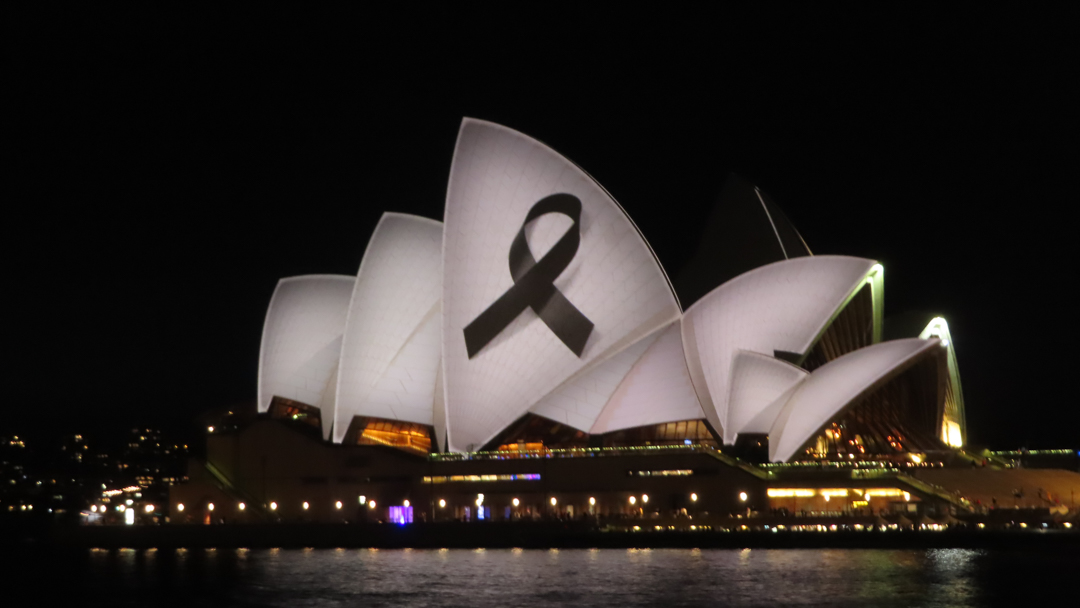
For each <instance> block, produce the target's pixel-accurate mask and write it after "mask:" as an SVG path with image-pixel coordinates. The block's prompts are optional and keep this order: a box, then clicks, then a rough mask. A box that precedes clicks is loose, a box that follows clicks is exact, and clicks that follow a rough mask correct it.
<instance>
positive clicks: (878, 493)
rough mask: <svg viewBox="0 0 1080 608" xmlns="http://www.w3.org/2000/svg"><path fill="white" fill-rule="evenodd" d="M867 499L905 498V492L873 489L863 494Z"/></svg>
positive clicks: (894, 489)
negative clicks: (879, 497)
mask: <svg viewBox="0 0 1080 608" xmlns="http://www.w3.org/2000/svg"><path fill="white" fill-rule="evenodd" d="M863 495H864V496H866V497H867V498H869V497H871V496H903V495H904V492H903V490H900V489H899V488H873V489H870V490H866V491H865V492H864V493H863Z"/></svg>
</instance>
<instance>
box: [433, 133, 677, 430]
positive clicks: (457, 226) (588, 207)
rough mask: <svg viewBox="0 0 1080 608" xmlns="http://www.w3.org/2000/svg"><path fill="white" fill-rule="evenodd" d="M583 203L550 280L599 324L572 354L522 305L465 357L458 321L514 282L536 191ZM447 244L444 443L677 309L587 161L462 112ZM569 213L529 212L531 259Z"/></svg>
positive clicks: (488, 423) (545, 389)
mask: <svg viewBox="0 0 1080 608" xmlns="http://www.w3.org/2000/svg"><path fill="white" fill-rule="evenodd" d="M555 193H568V194H572V195H574V196H576V197H578V198H579V199H580V200H581V202H582V208H583V211H582V217H581V245H580V248H579V249H578V251H577V254H576V255H575V256H574V258H573V260H572V261H571V262H570V264H569V266H568V267H567V268H566V269H565V270H564V271H563V272H562V273H561V274H560V275H559V277H558V278H557V279H556V280H555V286H556V287H557V288H558V289H559V290H560V291H561V292H562V293H563V294H564V295H565V296H566V298H567V299H568V300H569V301H570V303H572V304H573V305H574V306H575V307H576V308H577V309H578V310H580V311H581V312H582V313H583V314H584V315H585V316H586V317H588V319H589V320H590V321H592V322H593V323H594V324H595V327H594V328H593V331H592V334H591V335H590V337H589V340H588V342H587V343H586V345H585V348H584V351H583V353H582V356H581V357H580V358H578V356H576V355H575V354H574V353H573V352H572V351H571V350H570V349H569V348H567V347H566V346H565V345H564V344H563V343H562V342H561V341H560V340H559V339H558V338H557V337H556V336H555V335H554V334H553V333H552V331H551V330H550V329H548V328H547V326H546V325H544V323H543V322H542V321H541V320H540V319H539V318H538V317H537V316H536V315H535V314H534V313H533V312H532V310H528V309H527V310H526V311H525V312H523V313H521V314H520V315H518V316H517V317H516V318H515V319H514V321H512V322H511V323H510V324H509V326H508V327H506V328H504V329H503V330H502V331H501V332H500V333H499V335H498V336H497V337H496V338H495V339H494V340H492V341H491V342H490V343H489V344H488V345H487V346H485V347H484V348H483V349H482V350H481V351H479V352H478V353H477V354H476V356H475V357H474V358H473V359H472V360H470V359H469V358H468V355H467V352H466V349H465V340H464V336H463V333H462V331H463V329H464V327H465V326H466V325H468V324H469V323H470V322H472V321H473V319H475V318H476V317H477V316H478V315H479V314H480V313H481V312H483V311H484V310H485V309H487V308H488V307H489V306H490V305H491V304H492V303H493V302H494V301H495V300H496V299H497V298H498V297H499V296H501V295H502V294H503V293H504V292H506V290H507V289H509V288H510V287H511V285H512V284H513V281H512V279H511V277H510V272H509V265H508V255H509V251H510V244H511V242H512V241H513V239H514V237H515V235H516V234H517V232H518V230H519V229H520V228H521V225H522V222H523V221H524V219H525V216H526V214H527V213H528V211H529V209H530V208H532V206H533V205H534V204H535V203H536V202H538V201H539V200H541V199H542V198H544V197H546V196H548V195H551V194H555ZM445 221H446V225H445V239H444V244H443V261H444V274H443V355H444V362H443V366H444V367H443V372H444V383H445V387H446V406H447V426H448V433H449V437H450V448H451V449H454V450H459V451H460V450H467V449H470V448H476V447H479V446H481V445H483V444H484V443H485V442H487V441H489V440H490V439H491V438H492V437H493V436H494V435H495V434H497V433H498V432H499V431H501V430H502V429H503V428H505V427H506V425H508V424H509V423H511V422H512V421H514V420H515V419H517V418H518V417H520V416H521V415H522V414H524V413H525V412H527V411H528V410H529V408H530V407H532V406H533V405H535V404H536V403H537V402H539V401H540V400H541V399H542V398H543V397H544V396H545V395H547V394H548V393H550V392H551V391H552V390H554V389H555V388H556V387H558V386H559V385H560V384H562V383H563V382H564V381H566V380H567V379H568V378H570V377H571V376H573V375H574V374H575V373H577V372H578V371H580V370H582V369H583V368H585V367H586V366H590V365H591V364H593V363H596V362H598V361H600V360H603V359H606V358H607V357H609V356H611V355H612V354H614V353H616V352H618V351H619V350H622V348H624V347H626V346H628V345H630V344H632V343H633V342H635V341H637V340H638V339H640V338H642V337H644V336H646V335H648V334H649V333H651V332H652V331H654V330H656V329H658V328H659V327H662V326H664V325H666V324H667V323H670V322H671V321H673V320H675V319H676V318H678V316H679V313H680V310H679V305H678V303H677V301H676V299H675V297H674V294H673V293H672V291H671V288H670V286H669V283H668V281H667V277H666V276H665V275H664V271H663V270H662V269H661V268H660V266H659V264H658V263H657V261H656V259H655V257H654V255H653V252H652V250H651V249H650V248H649V246H648V244H647V243H646V242H645V241H644V239H643V238H642V236H641V235H640V234H639V233H638V231H637V229H636V227H635V226H634V225H633V223H632V222H631V221H630V220H629V219H628V218H627V217H626V214H625V213H624V212H623V210H622V209H621V208H620V207H619V205H618V204H617V203H616V202H615V201H614V200H612V199H611V197H610V196H609V195H608V194H607V193H606V192H605V191H604V190H603V188H601V187H600V185H599V184H597V183H596V182H595V181H594V180H593V179H592V178H590V177H589V176H588V175H587V174H586V173H585V172H584V171H582V170H581V169H580V168H578V167H577V166H575V165H574V164H573V163H572V162H570V161H568V160H567V159H566V158H564V157H562V156H560V155H559V154H558V153H556V152H555V151H553V150H551V149H550V148H548V147H547V146H545V145H544V144H542V143H540V142H537V141H535V140H533V139H531V138H529V137H527V136H525V135H522V134H521V133H518V132H516V131H513V130H510V129H508V128H505V127H502V126H499V125H495V124H492V123H487V122H483V121H478V120H472V119H466V120H465V121H463V122H462V125H461V131H460V133H459V135H458V142H457V147H456V149H455V152H454V160H453V165H452V168H451V172H450V180H449V185H448V188H447V199H446V214H445ZM570 224H571V222H570V220H569V219H568V218H566V217H563V216H559V215H553V214H549V215H546V216H543V217H541V218H539V219H537V220H536V221H534V222H532V224H531V228H530V230H529V231H528V239H529V245H530V250H531V251H532V253H533V255H534V256H535V257H536V259H540V258H541V257H542V256H543V253H544V252H546V250H547V249H548V248H549V247H550V246H551V245H552V244H553V243H555V242H556V241H557V240H558V239H559V238H560V237H561V236H562V235H563V234H564V233H565V232H566V230H567V228H568V227H569V226H570Z"/></svg>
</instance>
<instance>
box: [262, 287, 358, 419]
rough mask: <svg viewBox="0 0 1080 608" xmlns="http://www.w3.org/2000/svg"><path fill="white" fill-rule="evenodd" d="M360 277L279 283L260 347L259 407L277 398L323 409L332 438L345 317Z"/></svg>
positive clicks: (323, 415) (268, 406) (267, 404)
mask: <svg viewBox="0 0 1080 608" xmlns="http://www.w3.org/2000/svg"><path fill="white" fill-rule="evenodd" d="M354 282H355V279H353V277H348V276H341V275H308V276H299V277H290V278H286V279H281V280H280V281H278V284H277V288H276V289H275V290H274V295H273V296H272V297H271V298H270V306H269V307H268V308H267V311H266V321H265V323H264V324H263V334H262V344H261V346H260V348H259V379H258V397H257V399H258V409H259V411H260V412H265V411H267V410H268V409H269V408H270V402H271V400H272V399H273V398H274V397H275V396H278V397H284V398H286V399H292V400H295V401H300V402H302V403H306V404H308V405H313V406H316V407H320V408H322V412H321V414H322V423H323V436H324V437H326V436H327V434H328V432H329V429H330V422H331V420H332V416H333V409H334V385H333V384H334V380H335V375H336V372H337V365H338V355H339V353H340V349H341V337H342V333H343V332H344V330H345V316H346V313H347V311H348V307H349V297H350V294H351V293H352V290H353V284H354Z"/></svg>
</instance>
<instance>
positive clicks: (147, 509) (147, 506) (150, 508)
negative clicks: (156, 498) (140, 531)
mask: <svg viewBox="0 0 1080 608" xmlns="http://www.w3.org/2000/svg"><path fill="white" fill-rule="evenodd" d="M143 511H146V512H147V513H153V512H154V505H146V506H145V507H143Z"/></svg>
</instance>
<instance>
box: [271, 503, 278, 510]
mask: <svg viewBox="0 0 1080 608" xmlns="http://www.w3.org/2000/svg"><path fill="white" fill-rule="evenodd" d="M270 510H271V511H277V503H276V502H272V503H270Z"/></svg>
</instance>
